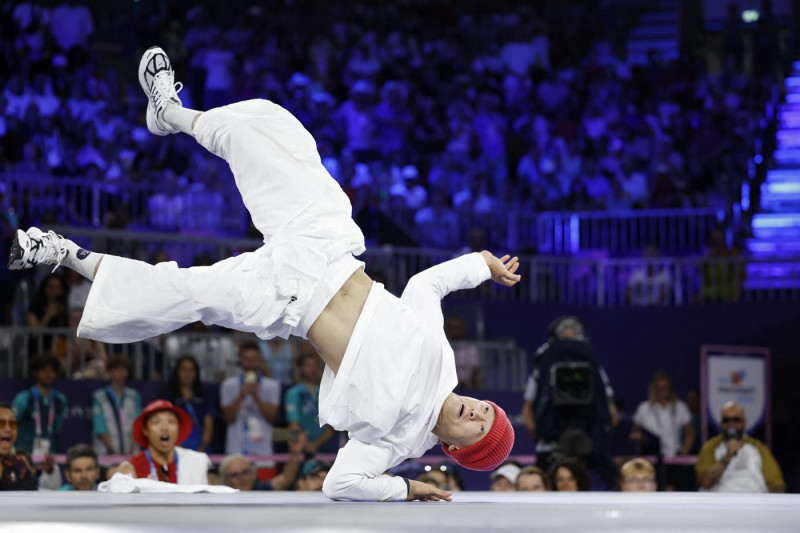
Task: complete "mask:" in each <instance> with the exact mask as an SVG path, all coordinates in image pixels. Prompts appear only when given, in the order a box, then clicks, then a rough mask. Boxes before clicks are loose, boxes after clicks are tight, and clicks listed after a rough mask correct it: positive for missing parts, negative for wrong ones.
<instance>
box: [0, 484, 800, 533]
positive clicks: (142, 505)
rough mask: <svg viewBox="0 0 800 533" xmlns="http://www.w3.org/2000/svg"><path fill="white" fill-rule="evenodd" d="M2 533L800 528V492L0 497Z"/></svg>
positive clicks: (16, 494) (727, 532) (61, 494)
mask: <svg viewBox="0 0 800 533" xmlns="http://www.w3.org/2000/svg"><path fill="white" fill-rule="evenodd" d="M0 517H2V518H0V531H2V532H3V533H22V532H25V533H30V532H36V533H41V532H44V533H73V532H74V533H100V532H103V533H122V532H125V533H128V532H130V533H144V532H147V533H161V532H167V531H170V532H173V531H174V532H186V533H188V532H203V533H205V532H225V533H244V532H256V531H258V532H260V533H263V532H272V531H275V532H282V531H290V532H308V533H310V532H347V533H361V532H398V533H399V532H410V531H413V532H415V533H419V532H426V531H437V532H439V531H441V532H464V531H467V532H481V531H503V532H515V531H553V532H589V531H608V532H611V531H614V532H634V531H637V532H638V531H648V532H651V531H654V532H671V531H676V532H677V531H680V532H685V531H691V532H692V533H699V532H703V531H710V532H720V533H722V532H725V533H734V532H740V531H769V532H771V533H774V532H789V531H792V532H796V531H800V495H790V494H779V495H769V494H767V495H735V494H707V493H651V494H624V493H555V492H552V493H531V492H527V493H513V492H512V493H497V492H493V493H490V492H462V493H457V494H456V495H455V496H454V501H453V502H452V503H445V502H411V503H405V502H399V503H398V502H395V503H340V502H331V501H330V500H327V499H326V498H325V497H324V496H323V495H322V494H321V493H302V492H300V493H295V492H274V493H271V492H243V493H237V494H101V493H96V492H92V493H78V492H47V493H43V492H38V493H36V492H34V493H30V492H5V493H0Z"/></svg>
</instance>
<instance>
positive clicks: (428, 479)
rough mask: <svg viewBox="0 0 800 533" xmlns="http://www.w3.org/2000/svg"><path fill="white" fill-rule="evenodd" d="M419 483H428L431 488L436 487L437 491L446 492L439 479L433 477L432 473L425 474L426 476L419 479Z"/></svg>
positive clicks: (423, 475)
mask: <svg viewBox="0 0 800 533" xmlns="http://www.w3.org/2000/svg"><path fill="white" fill-rule="evenodd" d="M417 481H419V482H420V483H426V484H428V485H430V486H431V487H436V488H437V489H440V490H445V489H444V487H443V486H442V484H441V483H440V481H439V479H438V478H437V477H436V476H433V475H431V473H430V472H425V473H424V474H422V475H421V476H419V477H418V478H417Z"/></svg>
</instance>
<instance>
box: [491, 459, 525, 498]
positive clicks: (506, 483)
mask: <svg viewBox="0 0 800 533" xmlns="http://www.w3.org/2000/svg"><path fill="white" fill-rule="evenodd" d="M520 470H521V469H520V467H519V466H517V465H516V464H514V463H506V464H504V465H502V466H500V468H498V469H497V470H495V471H494V472H492V475H491V476H490V477H491V480H492V485H491V486H490V487H489V490H490V491H498V492H509V491H512V492H513V491H515V490H517V489H516V483H517V478H518V477H519V473H520Z"/></svg>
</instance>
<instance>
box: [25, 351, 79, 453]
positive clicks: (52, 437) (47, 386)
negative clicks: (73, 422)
mask: <svg viewBox="0 0 800 533" xmlns="http://www.w3.org/2000/svg"><path fill="white" fill-rule="evenodd" d="M60 368H61V365H60V362H59V360H58V358H57V357H56V356H54V355H49V354H46V355H38V356H36V357H34V358H33V359H32V360H31V362H30V372H31V376H33V381H34V385H33V387H31V388H29V389H25V390H24V391H22V392H20V393H19V394H17V395H16V396H15V397H14V401H13V402H12V405H13V409H14V416H16V418H17V421H18V424H19V438H18V441H17V448H19V449H20V450H22V451H25V452H28V453H31V454H34V455H48V454H51V453H55V451H56V450H57V448H58V435H59V434H60V433H61V426H62V425H63V423H64V417H65V416H66V414H67V398H66V397H65V396H64V395H63V394H61V393H60V392H58V391H57V390H54V389H53V384H54V383H55V381H56V378H57V377H58V373H59V371H60Z"/></svg>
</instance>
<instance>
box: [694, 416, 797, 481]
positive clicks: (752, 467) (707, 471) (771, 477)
mask: <svg viewBox="0 0 800 533" xmlns="http://www.w3.org/2000/svg"><path fill="white" fill-rule="evenodd" d="M745 427H746V420H745V417H744V409H743V408H742V406H740V405H739V404H737V403H735V402H728V403H726V404H725V405H723V406H722V425H721V429H722V432H721V433H720V434H719V435H717V436H716V437H714V438H712V439H711V440H709V441H708V442H706V443H705V444H704V445H703V448H702V449H701V450H700V455H699V456H698V457H697V464H696V465H695V470H696V472H697V483H698V485H700V487H701V488H703V489H706V490H710V491H714V492H785V491H786V483H785V482H784V481H783V474H782V473H781V468H780V466H778V462H777V461H776V460H775V457H773V455H772V452H770V451H769V448H767V446H766V445H765V444H764V443H763V442H761V441H760V440H758V439H755V438H753V437H751V436H750V435H747V434H745V432H744V428H745Z"/></svg>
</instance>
